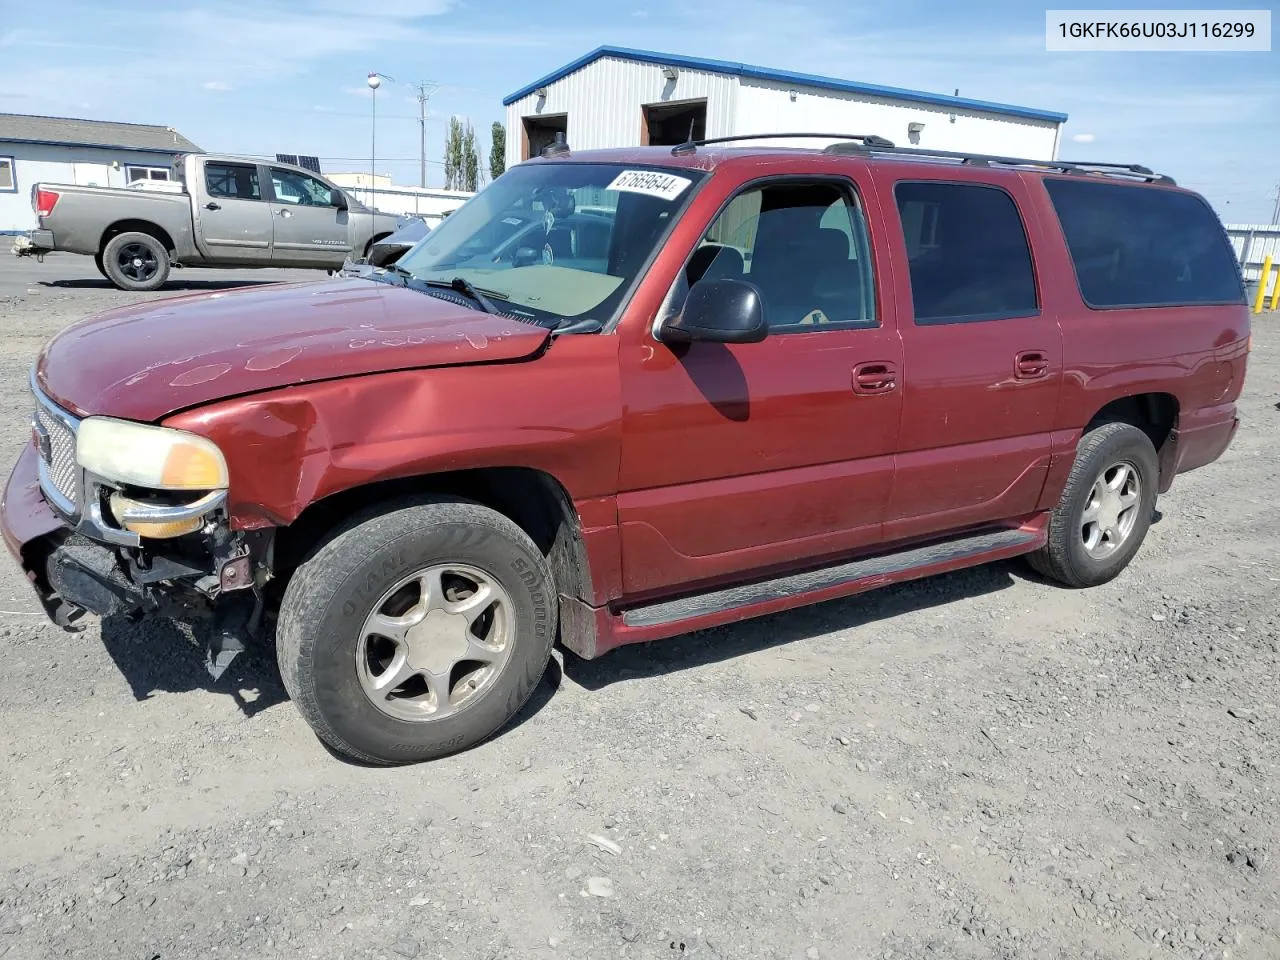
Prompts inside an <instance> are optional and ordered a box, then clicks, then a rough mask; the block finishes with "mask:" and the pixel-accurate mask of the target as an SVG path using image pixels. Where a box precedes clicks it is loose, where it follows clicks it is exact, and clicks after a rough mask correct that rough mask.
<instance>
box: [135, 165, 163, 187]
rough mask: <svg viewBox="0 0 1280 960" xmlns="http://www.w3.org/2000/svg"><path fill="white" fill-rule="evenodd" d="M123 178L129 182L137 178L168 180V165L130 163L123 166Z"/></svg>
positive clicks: (137, 179)
mask: <svg viewBox="0 0 1280 960" xmlns="http://www.w3.org/2000/svg"><path fill="white" fill-rule="evenodd" d="M124 175H125V178H126V179H127V180H128V182H129V183H136V182H137V181H139V180H168V179H169V168H168V167H135V166H133V165H132V164H130V165H128V166H126V167H125V168H124Z"/></svg>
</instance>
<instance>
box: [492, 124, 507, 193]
mask: <svg viewBox="0 0 1280 960" xmlns="http://www.w3.org/2000/svg"><path fill="white" fill-rule="evenodd" d="M489 140H490V147H489V175H490V176H492V177H493V179H495V180H497V179H498V178H499V177H500V176H502V174H503V173H504V172H505V171H506V169H507V128H506V127H505V126H503V125H502V124H501V123H498V122H497V121H494V124H493V127H492V129H491V130H490V131H489Z"/></svg>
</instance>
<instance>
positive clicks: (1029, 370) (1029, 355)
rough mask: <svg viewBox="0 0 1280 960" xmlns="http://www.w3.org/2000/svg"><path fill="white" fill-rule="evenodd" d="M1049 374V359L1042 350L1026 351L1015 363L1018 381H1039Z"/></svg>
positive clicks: (1014, 370) (1015, 375) (1015, 359)
mask: <svg viewBox="0 0 1280 960" xmlns="http://www.w3.org/2000/svg"><path fill="white" fill-rule="evenodd" d="M1048 372H1049V358H1048V356H1046V355H1045V353H1044V351H1042V350H1024V351H1022V352H1021V353H1020V354H1018V356H1017V357H1015V358H1014V361H1013V375H1014V377H1015V378H1016V379H1018V380H1038V379H1040V378H1041V377H1043V376H1044V375H1045V374H1047V373H1048Z"/></svg>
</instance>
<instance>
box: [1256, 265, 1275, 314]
mask: <svg viewBox="0 0 1280 960" xmlns="http://www.w3.org/2000/svg"><path fill="white" fill-rule="evenodd" d="M1269 276H1271V254H1267V259H1265V260H1263V261H1262V279H1260V280H1259V281H1258V295H1257V296H1256V297H1255V298H1254V300H1253V312H1254V313H1261V312H1262V301H1263V298H1265V297H1266V295H1267V278H1268V277H1269Z"/></svg>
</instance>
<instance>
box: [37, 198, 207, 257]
mask: <svg viewBox="0 0 1280 960" xmlns="http://www.w3.org/2000/svg"><path fill="white" fill-rule="evenodd" d="M40 187H43V188H47V189H50V190H53V191H55V192H57V193H58V194H59V195H60V197H59V200H58V203H57V205H56V206H55V207H54V208H53V212H52V213H51V214H50V215H49V216H47V217H45V218H44V222H43V225H44V227H45V228H46V229H48V230H52V231H53V236H54V242H55V243H56V244H57V247H58V249H59V250H65V251H67V252H69V253H82V254H87V255H90V256H92V255H93V254H95V253H97V252H98V251H99V250H100V249H102V236H103V234H104V233H105V232H106V231H107V228H108V227H110V226H111V225H112V224H114V223H118V222H119V221H121V220H141V221H144V222H147V223H153V224H155V225H156V226H158V227H160V228H162V229H163V230H164V231H165V232H166V233H168V234H169V236H170V237H171V238H172V239H173V241H174V244H175V246H176V248H177V250H178V255H179V256H182V255H183V254H184V253H185V252H187V251H189V250H190V249H191V199H190V198H189V197H188V196H186V195H185V194H177V195H175V194H167V193H160V192H157V191H149V190H125V189H122V188H120V187H81V186H75V185H70V184H39V185H38V188H40Z"/></svg>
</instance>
